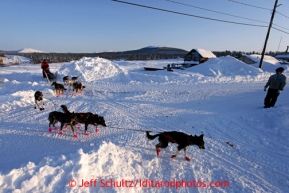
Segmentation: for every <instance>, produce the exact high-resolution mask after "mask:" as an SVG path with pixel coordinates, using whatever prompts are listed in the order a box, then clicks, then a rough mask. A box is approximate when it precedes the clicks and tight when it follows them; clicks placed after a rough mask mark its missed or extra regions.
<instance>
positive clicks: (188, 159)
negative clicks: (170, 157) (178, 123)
mask: <svg viewBox="0 0 289 193" xmlns="http://www.w3.org/2000/svg"><path fill="white" fill-rule="evenodd" d="M184 152H185V159H186V160H187V161H191V159H190V158H189V157H187V148H186V147H185V148H184Z"/></svg>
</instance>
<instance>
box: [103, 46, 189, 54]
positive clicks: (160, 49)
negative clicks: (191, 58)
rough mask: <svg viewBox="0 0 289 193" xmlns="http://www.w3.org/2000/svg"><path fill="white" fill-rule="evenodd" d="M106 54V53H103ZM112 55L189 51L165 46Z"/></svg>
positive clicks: (184, 52)
mask: <svg viewBox="0 0 289 193" xmlns="http://www.w3.org/2000/svg"><path fill="white" fill-rule="evenodd" d="M101 53H105V52H101ZM110 53H116V54H118V53H122V54H187V53H188V51H186V50H183V49H179V48H171V47H165V46H148V47H144V48H141V49H138V50H129V51H122V52H110Z"/></svg>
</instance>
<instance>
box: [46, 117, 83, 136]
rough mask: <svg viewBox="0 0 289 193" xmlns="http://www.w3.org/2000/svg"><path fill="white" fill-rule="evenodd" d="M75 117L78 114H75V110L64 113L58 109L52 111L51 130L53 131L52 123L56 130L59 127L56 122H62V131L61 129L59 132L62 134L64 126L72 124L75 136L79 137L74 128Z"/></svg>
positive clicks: (49, 119) (49, 118)
mask: <svg viewBox="0 0 289 193" xmlns="http://www.w3.org/2000/svg"><path fill="white" fill-rule="evenodd" d="M75 119H76V115H75V113H74V112H73V113H62V112H58V111H52V112H50V113H49V115H48V121H49V132H52V128H51V125H53V127H54V130H58V128H57V127H55V124H56V123H57V122H60V123H61V126H60V131H59V133H58V134H60V135H62V129H63V127H64V126H67V125H70V127H71V130H72V132H73V135H74V137H76V138H77V137H78V136H77V134H76V133H75V131H74V128H73V126H74V122H75Z"/></svg>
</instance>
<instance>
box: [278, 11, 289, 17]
mask: <svg viewBox="0 0 289 193" xmlns="http://www.w3.org/2000/svg"><path fill="white" fill-rule="evenodd" d="M276 13H278V14H280V15H282V16H284V17H287V18H289V17H288V16H286V15H284V14H282V13H280V12H278V11H276Z"/></svg>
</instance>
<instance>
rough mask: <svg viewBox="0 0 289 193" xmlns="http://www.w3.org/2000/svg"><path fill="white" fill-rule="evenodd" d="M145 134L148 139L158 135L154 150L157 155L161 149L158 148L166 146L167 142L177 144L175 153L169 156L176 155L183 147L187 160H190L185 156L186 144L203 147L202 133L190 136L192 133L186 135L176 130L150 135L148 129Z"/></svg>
mask: <svg viewBox="0 0 289 193" xmlns="http://www.w3.org/2000/svg"><path fill="white" fill-rule="evenodd" d="M146 136H147V138H148V139H150V140H153V139H155V138H156V137H159V143H158V144H157V145H156V151H157V155H159V154H160V152H161V150H160V149H159V148H166V147H167V146H168V144H169V142H171V143H177V144H178V147H177V148H178V149H177V153H176V155H172V156H171V158H174V157H176V156H177V155H178V154H179V152H180V151H181V150H182V149H184V152H185V159H186V160H187V161H190V158H188V157H187V146H189V145H196V146H198V147H199V148H200V149H205V142H204V140H203V137H204V135H203V134H202V135H200V136H196V135H195V136H192V135H187V134H185V133H182V132H178V131H170V132H162V133H159V134H157V135H150V134H149V131H147V132H146Z"/></svg>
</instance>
